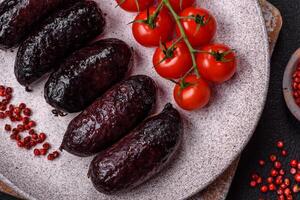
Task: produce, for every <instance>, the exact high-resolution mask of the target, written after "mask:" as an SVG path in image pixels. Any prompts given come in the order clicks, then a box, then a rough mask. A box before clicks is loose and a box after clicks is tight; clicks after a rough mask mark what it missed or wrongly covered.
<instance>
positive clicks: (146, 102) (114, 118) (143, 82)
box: [61, 75, 156, 156]
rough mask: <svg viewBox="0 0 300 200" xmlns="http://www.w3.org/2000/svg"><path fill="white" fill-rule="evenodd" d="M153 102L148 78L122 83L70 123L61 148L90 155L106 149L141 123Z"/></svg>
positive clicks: (153, 98) (80, 154)
mask: <svg viewBox="0 0 300 200" xmlns="http://www.w3.org/2000/svg"><path fill="white" fill-rule="evenodd" d="M155 101H156V86H155V83H154V81H153V80H152V79H151V78H150V77H148V76H144V75H137V76H132V77H130V78H128V79H126V80H124V81H121V82H120V83H118V84H117V85H115V86H114V87H112V88H111V89H110V90H108V91H107V92H106V93H105V94H104V95H102V96H101V97H100V98H98V99H97V100H96V101H95V102H94V103H93V104H91V105H90V106H89V107H88V108H87V109H85V110H84V111H83V112H82V113H81V114H79V115H78V116H77V117H76V118H74V119H73V120H72V121H71V122H70V124H69V126H68V128H67V131H66V133H65V135H64V138H63V142H62V145H61V149H64V150H66V151H68V152H69V153H72V154H75V155H78V156H91V155H93V154H95V153H97V152H99V151H101V150H103V149H105V148H107V147H108V146H110V145H112V144H113V143H115V142H116V141H118V140H119V139H120V138H122V137H123V136H124V135H125V134H127V133H128V132H129V131H130V130H132V129H133V128H134V127H135V126H136V125H137V124H138V123H140V122H141V121H143V119H145V118H146V117H147V115H148V114H149V113H150V111H151V110H152V108H153V106H154V105H155Z"/></svg>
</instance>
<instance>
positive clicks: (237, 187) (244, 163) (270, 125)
mask: <svg viewBox="0 0 300 200" xmlns="http://www.w3.org/2000/svg"><path fill="white" fill-rule="evenodd" d="M270 2H271V3H272V4H274V5H275V6H276V7H277V8H278V9H279V10H280V12H281V14H282V17H283V28H282V32H281V34H280V37H279V40H278V43H277V46H276V48H275V51H274V54H273V57H272V61H271V79H270V88H269V93H268V98H267V102H266V106H265V109H264V112H263V115H262V118H261V120H260V122H259V124H258V127H257V130H256V131H255V134H254V136H253V138H252V140H251V142H250V143H249V145H248V146H247V148H246V149H245V150H244V152H243V154H242V157H241V161H240V164H239V167H238V170H237V173H236V176H235V178H234V181H233V184H232V186H231V188H230V192H229V194H228V197H227V200H257V199H258V197H259V191H258V189H252V188H250V187H249V176H250V174H251V172H252V171H253V170H258V171H261V172H262V176H263V177H266V176H267V175H268V172H269V170H268V169H269V167H270V166H269V167H266V168H265V169H263V170H261V169H260V168H259V167H258V164H257V162H258V160H259V159H261V158H264V159H266V158H267V157H268V156H269V155H270V154H271V153H272V152H278V150H277V151H276V148H275V145H274V144H275V143H276V141H277V140H278V139H283V140H284V141H285V143H286V149H287V150H288V152H289V156H288V157H287V158H286V159H281V160H282V161H283V162H284V163H285V164H284V168H285V169H288V167H287V161H288V160H290V159H291V158H296V159H300V155H299V152H300V145H299V142H300V122H299V121H297V120H296V119H295V118H294V117H293V116H292V115H291V113H290V112H289V110H288V109H287V107H286V105H285V102H284V99H283V93H282V89H281V88H282V79H283V73H284V69H285V66H286V64H287V63H288V60H289V58H290V56H291V55H292V53H293V52H294V51H295V50H296V49H297V48H299V47H300V34H299V32H300V27H299V24H300V1H299V0H285V1H282V0H270ZM265 197H269V198H268V199H276V198H275V197H276V196H275V195H274V194H273V195H266V196H265ZM297 199H299V195H298V198H297Z"/></svg>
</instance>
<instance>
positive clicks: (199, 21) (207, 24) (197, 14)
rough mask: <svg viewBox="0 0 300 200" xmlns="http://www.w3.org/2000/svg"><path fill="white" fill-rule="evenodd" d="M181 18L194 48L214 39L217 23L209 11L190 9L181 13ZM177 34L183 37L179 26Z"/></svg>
mask: <svg viewBox="0 0 300 200" xmlns="http://www.w3.org/2000/svg"><path fill="white" fill-rule="evenodd" d="M180 17H183V19H181V24H182V26H183V29H184V31H185V33H186V35H187V37H188V39H189V41H190V43H191V44H192V46H194V47H197V46H201V45H205V44H208V43H210V41H211V40H212V39H213V38H214V36H215V34H216V30H217V22H216V19H215V18H214V16H212V15H211V14H210V12H209V11H208V10H205V9H203V8H194V7H189V8H186V9H184V10H183V11H182V12H181V13H180ZM176 32H177V35H181V34H180V30H179V28H178V26H177V28H176Z"/></svg>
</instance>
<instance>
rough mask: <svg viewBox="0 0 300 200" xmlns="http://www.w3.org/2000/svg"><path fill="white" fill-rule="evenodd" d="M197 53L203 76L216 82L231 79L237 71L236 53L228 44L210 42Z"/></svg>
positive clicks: (199, 67)
mask: <svg viewBox="0 0 300 200" xmlns="http://www.w3.org/2000/svg"><path fill="white" fill-rule="evenodd" d="M201 50H202V51H204V52H209V53H198V54H197V58H196V59H197V66H198V69H199V72H200V74H201V76H202V77H203V78H205V79H206V80H209V81H213V82H216V83H223V82H225V81H227V80H229V79H230V78H231V77H232V76H233V75H234V73H235V72H236V66H237V64H236V55H235V53H234V52H233V51H232V50H231V49H230V48H229V47H228V46H226V45H223V44H210V45H207V46H204V47H202V48H201Z"/></svg>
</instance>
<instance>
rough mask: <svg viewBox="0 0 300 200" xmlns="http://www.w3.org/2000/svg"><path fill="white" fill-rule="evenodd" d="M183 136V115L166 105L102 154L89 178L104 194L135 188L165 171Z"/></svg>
mask: <svg viewBox="0 0 300 200" xmlns="http://www.w3.org/2000/svg"><path fill="white" fill-rule="evenodd" d="M182 135H183V125H182V121H181V118H180V115H179V113H178V111H177V110H175V109H174V108H173V107H172V105H171V104H167V105H166V106H165V108H164V110H163V111H162V112H161V113H160V114H158V115H156V116H153V117H150V118H148V119H147V120H145V121H144V122H143V123H142V124H140V125H139V126H138V127H137V128H135V129H134V130H133V131H131V132H130V133H129V134H128V135H126V136H125V137H124V138H123V139H121V140H120V141H119V142H118V143H116V144H114V145H113V146H111V147H110V148H108V149H106V150H104V151H102V152H100V153H99V155H98V156H96V157H95V158H94V159H93V161H92V162H91V164H90V168H89V173H88V175H89V177H90V178H91V181H92V182H93V185H94V186H95V188H96V189H97V190H98V191H100V192H102V193H105V194H113V193H117V192H119V191H123V190H129V189H132V188H134V187H136V186H138V185H140V184H141V183H143V182H145V181H146V180H148V179H149V178H151V177H153V176H154V175H155V174H157V173H158V172H160V171H161V170H162V168H163V167H164V166H165V165H166V164H167V163H168V162H169V161H170V160H171V158H172V156H173V155H174V152H175V151H176V150H177V149H178V146H179V144H180V141H181V138H182Z"/></svg>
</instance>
